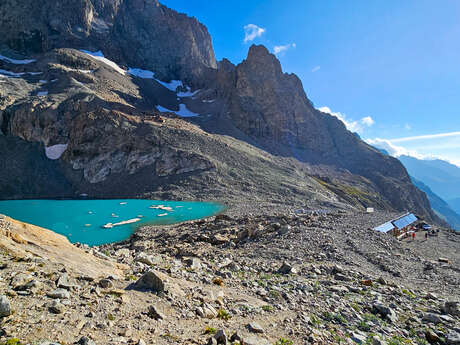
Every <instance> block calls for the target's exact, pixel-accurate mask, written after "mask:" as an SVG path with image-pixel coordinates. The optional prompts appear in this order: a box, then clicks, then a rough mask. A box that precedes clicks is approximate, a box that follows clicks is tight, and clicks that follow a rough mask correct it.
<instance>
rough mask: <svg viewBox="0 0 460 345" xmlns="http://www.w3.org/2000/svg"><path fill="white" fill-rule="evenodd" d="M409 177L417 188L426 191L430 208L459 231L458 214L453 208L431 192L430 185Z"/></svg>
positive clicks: (459, 220)
mask: <svg viewBox="0 0 460 345" xmlns="http://www.w3.org/2000/svg"><path fill="white" fill-rule="evenodd" d="M411 178H412V182H413V183H414V184H415V185H416V186H417V188H418V189H420V190H421V191H423V192H425V193H426V195H427V197H428V200H429V201H430V205H431V208H432V209H433V210H434V211H435V212H436V213H437V214H438V215H439V217H440V218H442V219H444V220H445V221H446V222H447V223H449V225H450V226H451V227H452V228H453V229H455V230H458V231H460V214H458V213H457V212H456V211H455V210H453V209H452V208H451V206H450V205H449V204H448V203H447V202H446V201H444V200H443V199H441V198H440V197H439V196H438V195H436V194H435V193H433V191H432V190H431V189H430V187H428V186H427V185H426V184H424V183H423V182H421V181H419V180H417V179H416V178H414V177H412V176H411Z"/></svg>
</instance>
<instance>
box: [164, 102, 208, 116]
mask: <svg viewBox="0 0 460 345" xmlns="http://www.w3.org/2000/svg"><path fill="white" fill-rule="evenodd" d="M157 109H158V111H160V112H162V113H164V112H169V113H174V114H176V115H178V116H180V117H195V116H200V114H197V113H194V112H193V111H190V110H189V109H188V108H187V107H186V105H185V104H182V103H181V104H179V110H178V111H174V110H170V109H167V108H164V107H162V106H161V105H158V106H157Z"/></svg>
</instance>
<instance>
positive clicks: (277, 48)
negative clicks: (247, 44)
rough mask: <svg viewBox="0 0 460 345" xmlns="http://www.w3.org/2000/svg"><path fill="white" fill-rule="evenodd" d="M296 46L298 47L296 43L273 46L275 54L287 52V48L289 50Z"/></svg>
mask: <svg viewBox="0 0 460 345" xmlns="http://www.w3.org/2000/svg"><path fill="white" fill-rule="evenodd" d="M295 47H297V45H296V44H295V43H290V44H286V45H284V46H275V47H274V48H273V52H274V53H275V54H279V53H282V52H285V51H286V50H289V49H291V48H295Z"/></svg>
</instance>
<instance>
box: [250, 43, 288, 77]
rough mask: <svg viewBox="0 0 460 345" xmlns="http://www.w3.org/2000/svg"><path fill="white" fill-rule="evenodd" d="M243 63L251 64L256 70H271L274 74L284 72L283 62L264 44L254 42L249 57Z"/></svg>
mask: <svg viewBox="0 0 460 345" xmlns="http://www.w3.org/2000/svg"><path fill="white" fill-rule="evenodd" d="M242 64H245V65H248V66H250V67H251V69H253V70H254V72H259V73H260V72H265V73H267V72H270V73H271V74H274V75H279V74H282V68H281V63H280V62H279V60H278V59H277V58H276V56H275V55H274V54H271V53H270V52H269V51H268V49H267V48H266V47H265V46H264V45H255V44H253V45H252V46H251V47H250V48H249V52H248V57H247V58H246V60H245V61H243V63H242Z"/></svg>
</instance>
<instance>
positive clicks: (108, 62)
mask: <svg viewBox="0 0 460 345" xmlns="http://www.w3.org/2000/svg"><path fill="white" fill-rule="evenodd" d="M80 51H81V52H82V53H85V54H87V55H89V56H91V57H92V58H94V59H96V60H99V61H101V62H103V63H105V64H106V65H108V66H110V67H112V68H113V69H114V70H115V71H117V72H118V73H120V74H123V75H126V71H125V70H124V69H123V68H121V67H120V66H118V65H117V64H116V63H115V62H113V61H112V60H109V59H107V58H106V57H104V54H102V51H100V50H98V51H97V52H90V51H89V50H80Z"/></svg>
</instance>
